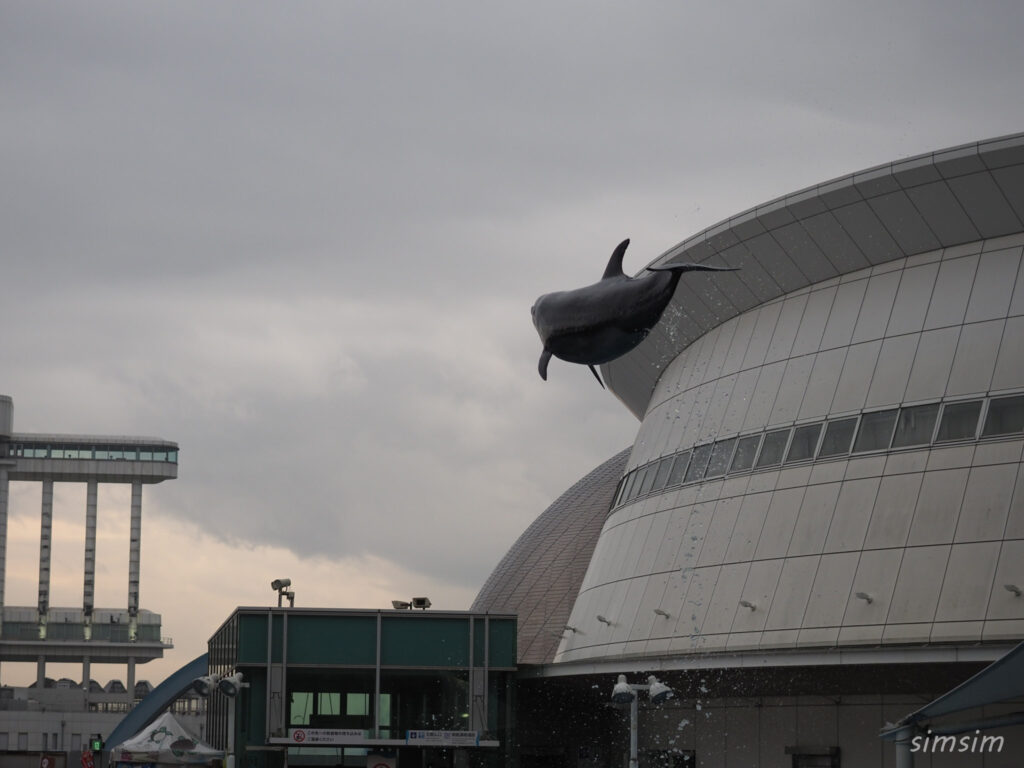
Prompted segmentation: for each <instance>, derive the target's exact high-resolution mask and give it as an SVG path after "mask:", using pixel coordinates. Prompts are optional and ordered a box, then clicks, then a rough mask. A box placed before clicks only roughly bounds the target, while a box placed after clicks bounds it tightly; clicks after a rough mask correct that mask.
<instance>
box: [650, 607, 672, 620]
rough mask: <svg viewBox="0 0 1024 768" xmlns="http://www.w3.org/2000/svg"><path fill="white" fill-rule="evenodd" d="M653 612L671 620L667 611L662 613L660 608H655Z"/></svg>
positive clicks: (670, 615)
mask: <svg viewBox="0 0 1024 768" xmlns="http://www.w3.org/2000/svg"><path fill="white" fill-rule="evenodd" d="M654 612H655V613H656V614H658V615H659V616H664V617H665V618H666V619H669V618H672V614H671V613H669V612H668V611H663V610H662V609H661V608H655V609H654Z"/></svg>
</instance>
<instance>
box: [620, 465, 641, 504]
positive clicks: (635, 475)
mask: <svg viewBox="0 0 1024 768" xmlns="http://www.w3.org/2000/svg"><path fill="white" fill-rule="evenodd" d="M639 482H640V472H639V471H638V470H635V469H634V470H633V471H632V472H630V473H629V479H628V480H627V481H626V492H625V493H624V494H622V500H623V501H624V502H626V501H630V500H632V499H633V497H635V496H636V492H637V491H638V490H639V489H640V486H639V485H637V483H639Z"/></svg>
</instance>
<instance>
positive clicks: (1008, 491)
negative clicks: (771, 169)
mask: <svg viewBox="0 0 1024 768" xmlns="http://www.w3.org/2000/svg"><path fill="white" fill-rule="evenodd" d="M1022 254H1024V136H1016V137H1009V138H1004V139H999V140H993V141H990V142H983V143H980V144H977V145H969V146H967V147H961V148H956V149H953V150H945V151H943V152H938V153H932V154H929V155H924V156H922V157H919V158H914V159H911V160H907V161H902V162H899V163H894V164H890V165H888V166H883V167H880V168H877V169H872V170H871V171H866V172H863V173H859V174H853V175H851V176H849V177H847V178H845V179H840V180H836V181H833V182H828V183H826V184H822V185H819V186H818V187H815V188H812V189H809V190H804V191H802V192H799V193H795V194H794V195H790V196H788V197H785V198H782V199H780V200H778V201H774V202H772V203H769V204H767V205H765V206H761V207H759V208H756V209H753V210H752V211H748V212H746V213H744V214H740V215H739V216H737V217H735V218H734V219H730V220H729V221H727V222H725V223H723V224H722V225H719V226H718V227H714V228H712V229H710V230H708V231H707V232H704V233H701V234H700V235H698V236H697V237H695V238H691V240H689V241H687V242H685V243H683V244H682V245H680V246H678V247H677V248H674V249H672V250H671V251H669V252H668V253H666V254H665V255H663V256H662V257H660V258H659V259H658V261H659V262H660V263H665V262H669V261H677V260H693V261H710V262H711V263H726V264H729V265H731V266H739V267H740V268H741V271H739V272H736V273H731V274H728V275H711V276H707V275H701V276H699V277H696V278H694V279H693V280H690V281H689V282H687V281H684V283H683V284H682V285H681V287H680V290H679V291H678V292H677V294H676V297H675V298H674V300H673V304H671V305H670V306H669V309H668V310H667V311H666V313H665V316H664V317H663V319H662V322H661V323H660V324H659V326H658V327H657V328H656V329H655V330H654V332H652V334H651V337H650V338H649V339H648V340H647V341H646V342H645V343H644V344H643V345H641V346H640V347H639V348H638V349H637V350H635V351H634V352H633V353H631V354H630V355H628V356H626V357H625V358H623V359H620V360H619V361H615V362H614V363H612V364H610V365H609V366H605V367H604V369H603V370H604V373H605V375H606V380H607V381H608V382H609V385H610V386H611V388H612V389H613V391H615V393H616V394H617V395H618V396H619V397H620V398H621V399H622V400H623V401H624V403H625V404H626V405H627V406H628V407H630V408H631V410H633V411H634V412H636V413H642V414H643V418H642V424H641V426H640V430H639V432H638V435H637V438H636V442H635V443H634V446H633V451H632V454H631V456H630V460H629V463H628V465H627V470H626V474H625V476H624V478H623V480H622V482H621V484H620V487H619V489H618V491H617V494H616V499H615V502H614V503H613V510H612V514H611V515H610V516H609V518H608V520H607V522H606V523H605V526H604V529H603V530H602V532H601V536H600V538H599V540H598V543H597V546H596V548H595V551H594V555H593V557H592V558H591V561H590V565H589V568H588V570H587V574H586V576H585V578H584V581H583V584H582V586H581V589H580V594H579V597H578V598H577V600H576V603H575V605H574V607H573V610H572V613H571V615H570V618H569V624H570V625H572V626H574V627H577V628H578V631H577V632H574V633H572V634H571V635H570V636H567V637H566V638H565V639H564V640H563V641H562V643H561V644H560V646H559V650H558V653H557V655H556V657H555V663H556V666H557V664H558V663H559V662H563V663H565V662H570V663H571V662H581V663H586V662H596V661H611V660H614V659H621V658H623V657H631V658H635V659H638V660H642V659H644V658H649V659H652V660H654V659H657V660H664V659H666V658H682V659H685V658H686V657H688V656H693V655H694V654H697V653H699V654H701V655H702V656H704V655H707V654H712V655H714V654H717V653H725V654H729V653H733V652H734V653H739V654H740V655H742V654H744V653H747V654H749V653H757V654H763V653H777V652H784V651H793V650H797V651H799V650H803V649H819V650H820V649H822V648H837V647H838V648H857V647H864V646H889V647H894V648H895V647H899V646H906V645H908V644H913V645H916V646H920V645H922V644H927V645H942V646H946V647H950V646H961V647H963V646H966V645H968V644H976V643H982V644H986V643H992V644H994V645H1002V646H1007V645H1009V644H1010V643H1012V642H1014V641H1017V640H1020V639H1021V638H1024V598H1022V597H1020V596H1019V595H1018V591H1019V590H1018V589H1017V588H1018V587H1022V586H1024V470H1022V463H1021V457H1022V450H1024V263H1022ZM659 663H661V662H660V661H659ZM723 663H729V662H723ZM570 666H573V665H572V664H570Z"/></svg>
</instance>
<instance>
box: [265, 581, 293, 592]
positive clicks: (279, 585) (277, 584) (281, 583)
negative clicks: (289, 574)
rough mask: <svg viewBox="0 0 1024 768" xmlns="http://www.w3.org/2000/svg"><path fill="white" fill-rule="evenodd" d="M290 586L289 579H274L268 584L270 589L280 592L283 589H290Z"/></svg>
mask: <svg viewBox="0 0 1024 768" xmlns="http://www.w3.org/2000/svg"><path fill="white" fill-rule="evenodd" d="M291 585H292V580H291V579H274V580H273V581H272V582H270V588H271V589H278V590H281V589H284V588H285V587H290V586H291Z"/></svg>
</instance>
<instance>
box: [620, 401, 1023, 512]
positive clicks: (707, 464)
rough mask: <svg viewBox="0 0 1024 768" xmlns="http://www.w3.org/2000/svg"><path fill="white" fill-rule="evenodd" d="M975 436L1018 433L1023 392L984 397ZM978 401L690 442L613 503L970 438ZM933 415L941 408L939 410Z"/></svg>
mask: <svg viewBox="0 0 1024 768" xmlns="http://www.w3.org/2000/svg"><path fill="white" fill-rule="evenodd" d="M987 402H988V409H987V411H986V412H985V421H984V426H983V428H982V430H981V435H980V437H983V438H984V437H999V436H1002V435H1012V434H1017V433H1020V432H1024V395H1015V396H1012V397H1000V398H992V399H990V400H988V401H987ZM985 403H986V401H985V400H967V401H959V402H953V403H929V404H927V405H914V406H909V407H906V408H890V409H888V410H884V411H873V412H871V413H864V414H861V415H860V416H850V417H847V418H841V419H832V420H830V421H823V422H821V421H819V422H817V423H814V424H804V425H801V426H798V427H784V428H783V429H776V430H772V431H770V432H759V433H757V434H756V435H746V436H744V437H731V438H728V439H727V440H719V441H718V442H715V443H705V444H704V445H698V446H696V447H694V448H693V449H692V450H686V451H682V452H681V453H677V454H674V455H672V456H666V457H664V458H662V459H661V460H659V461H656V462H652V463H650V464H647V465H645V466H642V467H638V468H637V469H634V470H633V471H632V472H630V473H629V474H627V475H626V476H625V477H624V478H623V479H622V481H621V482H620V483H619V488H618V491H617V493H616V496H615V501H614V503H613V505H612V506H613V507H617V506H619V505H620V504H624V503H626V502H629V501H632V500H633V499H635V498H637V497H639V496H645V495H647V494H648V493H653V492H656V491H659V490H661V489H662V488H669V487H672V486H674V485H681V484H685V483H692V482H697V481H699V480H708V479H712V478H716V477H722V476H723V475H726V474H731V473H734V472H748V471H750V470H754V469H767V468H770V467H776V466H779V465H781V464H791V463H796V462H802V461H811V460H814V459H825V458H832V457H835V456H844V455H846V454H849V453H855V454H856V453H867V452H870V451H883V450H890V449H892V448H910V447H914V446H923V445H930V444H932V443H936V444H940V443H948V442H953V441H956V440H974V439H977V438H978V437H979V435H978V424H979V421H980V418H981V414H982V409H983V406H984V405H985ZM940 414H941V415H940Z"/></svg>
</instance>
